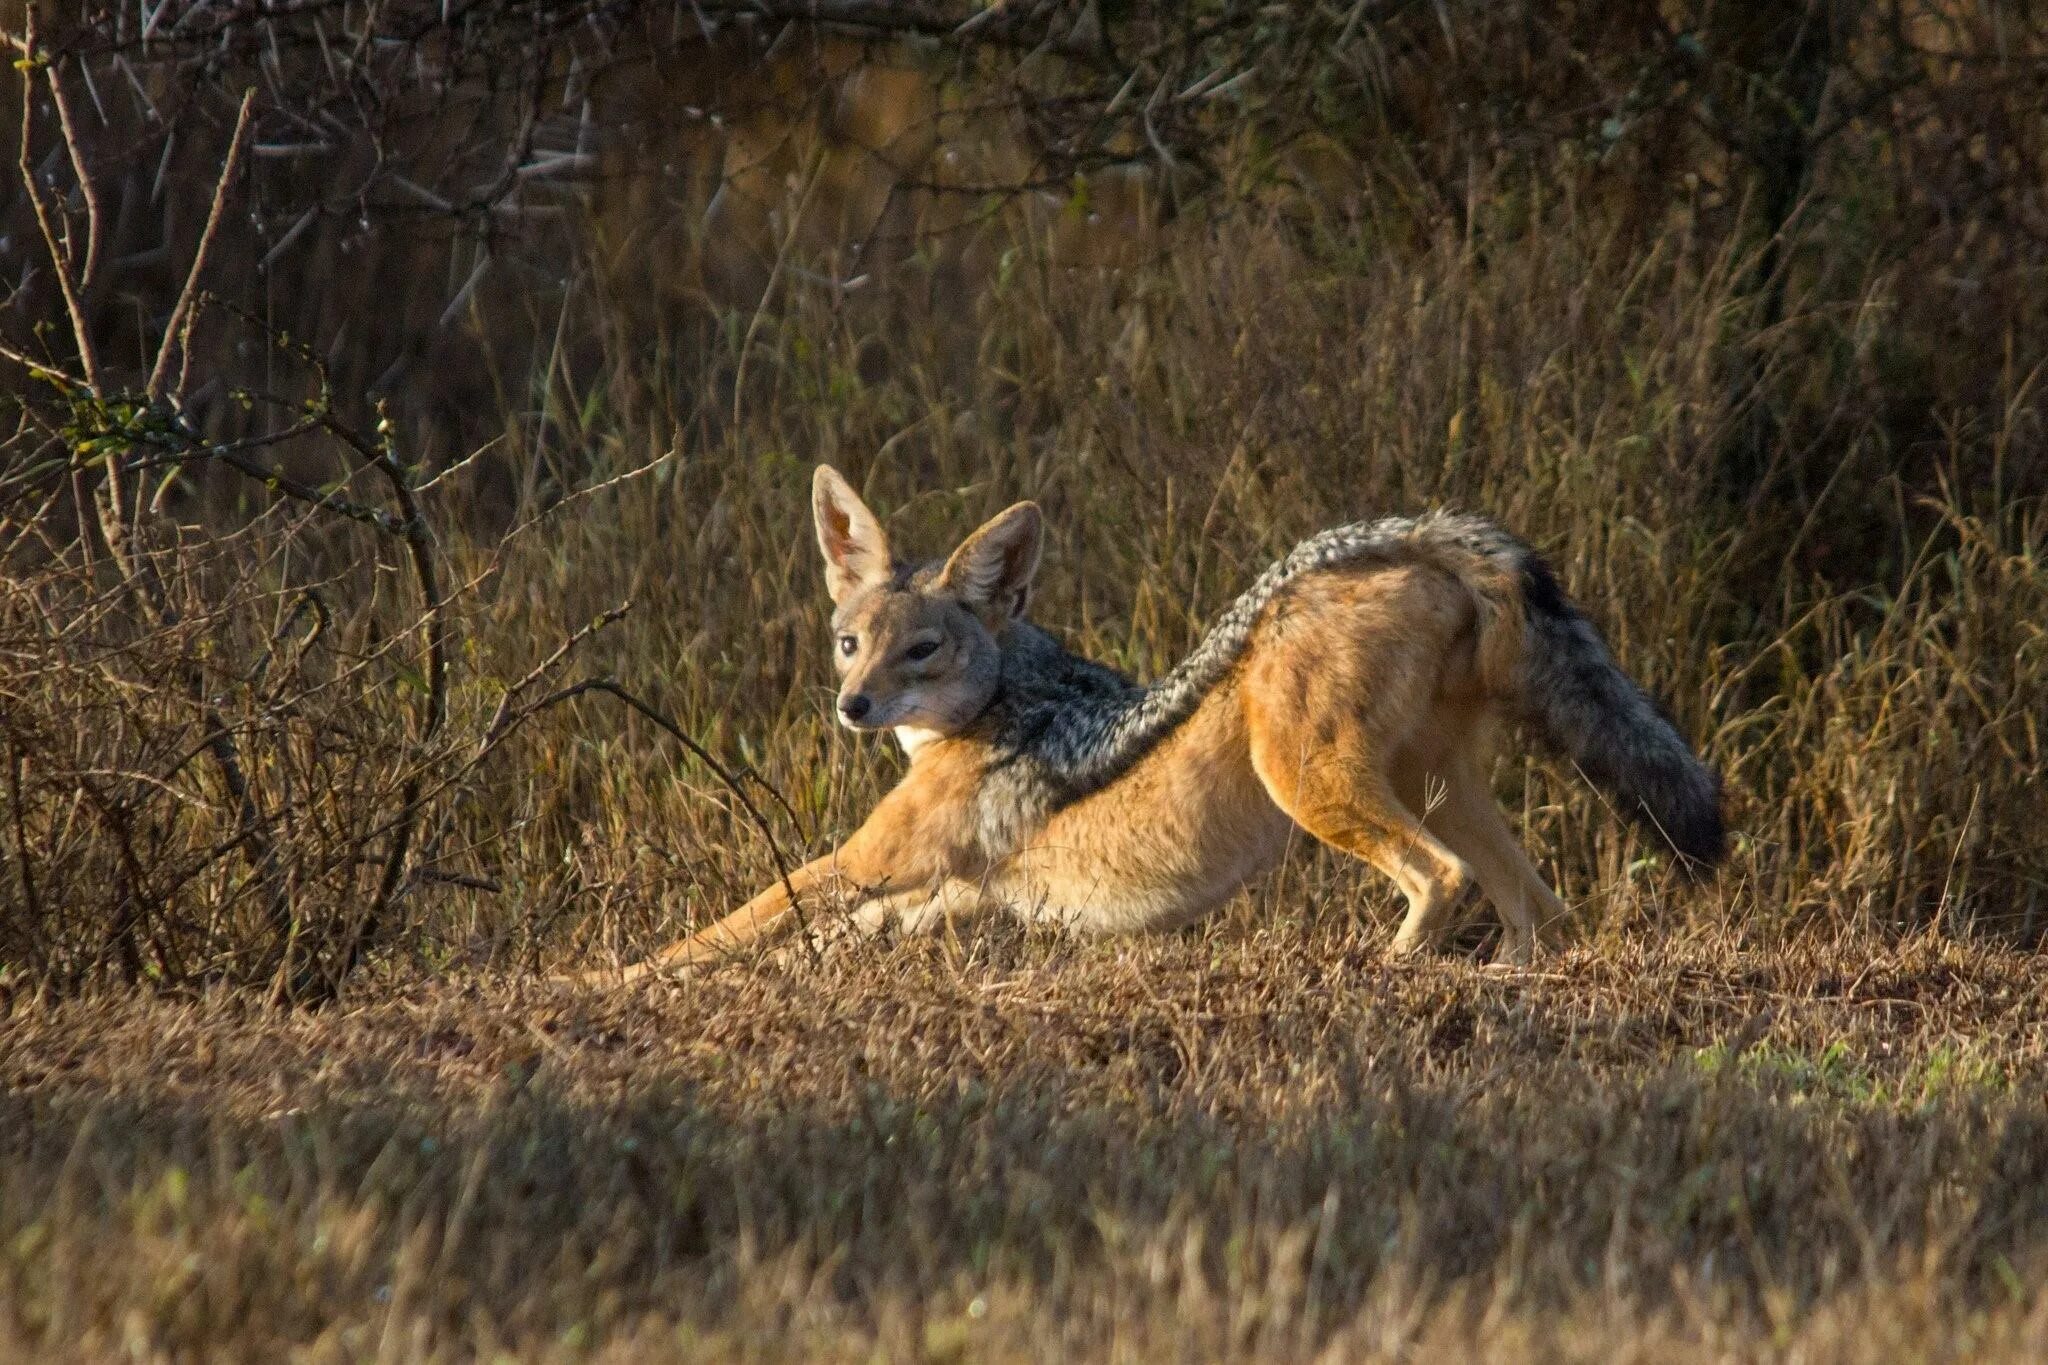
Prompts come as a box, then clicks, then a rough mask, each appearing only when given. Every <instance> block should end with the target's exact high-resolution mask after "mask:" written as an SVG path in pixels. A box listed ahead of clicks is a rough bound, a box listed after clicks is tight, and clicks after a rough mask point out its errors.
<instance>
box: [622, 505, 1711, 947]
mask: <svg viewBox="0 0 2048 1365" xmlns="http://www.w3.org/2000/svg"><path fill="white" fill-rule="evenodd" d="M813 505H814V511H815V513H816V519H817V531H818V543H819V546H820V547H821V548H822V549H823V550H824V553H825V577H826V584H827V587H828V589H829V591H830V593H831V596H832V601H833V603H834V604H835V607H836V610H835V611H834V613H833V617H832V634H833V646H832V648H833V654H834V659H835V662H836V663H837V666H838V670H839V676H840V688H839V699H838V714H839V718H840V720H841V721H842V722H843V723H844V724H846V725H848V726H850V727H852V728H854V729H856V730H890V731H893V732H894V733H895V735H896V738H897V739H898V740H899V741H900V742H901V743H902V745H903V748H904V750H905V752H906V753H907V754H908V755H909V756H910V767H909V771H908V772H906V773H905V774H904V776H903V780H902V781H901V782H899V783H898V784H897V785H896V787H895V788H894V789H893V790H891V791H890V792H889V793H888V795H886V796H884V797H883V798H882V800H881V802H880V803H879V804H878V805H876V807H875V809H874V812H873V813H872V814H871V815H869V816H868V818H867V820H866V821H865V822H863V823H862V825H861V826H860V828H859V829H857V830H855V831H854V832H853V833H852V834H851V835H850V836H848V838H847V839H846V842H845V843H843V844H842V845H840V847H839V848H838V849H837V850H836V851H835V852H833V853H830V854H827V855H826V856H824V857H822V858H819V859H816V860H815V861H813V862H810V863H807V864H805V865H804V866H803V867H801V868H798V869H796V870H795V871H794V872H792V873H791V874H790V876H789V877H788V878H787V881H786V882H785V881H780V880H779V881H777V883H776V884H775V885H773V886H771V887H769V888H768V889H767V890H766V891H763V892H762V893H761V894H760V895H758V896H756V897H755V898H754V899H753V900H751V901H749V902H747V904H746V905H744V906H742V907H741V908H740V909H739V910H737V911H735V912H733V913H732V914H730V915H727V916H726V917H725V918H723V919H721V920H719V921H717V922H716V923H714V924H712V925H710V926H708V927H707V928H704V929H702V930H699V931H698V932H697V933H695V934H692V935H690V936H689V937H688V938H685V939H683V940H681V941H680V942H677V943H674V944H672V945H670V946H669V947H667V948H665V949H663V950H662V951H661V952H659V953H657V954H655V955H654V956H653V957H652V958H650V959H649V960H647V961H645V962H643V963H640V964H638V965H637V966H635V967H633V968H631V969H629V970H628V972H627V973H626V977H627V979H629V980H630V979H633V978H635V977H638V976H641V975H643V974H645V973H648V972H658V971H662V970H666V969H669V968H674V967H680V966H685V965H688V964H692V963H700V962H706V961H711V960H714V959H717V958H719V957H722V956H725V955H728V954H730V953H732V952H734V951H736V950H738V949H741V948H742V947H744V946H746V945H748V944H750V943H755V942H757V941H761V940H764V939H766V938H769V937H771V936H780V935H782V934H784V933H786V932H788V931H791V930H794V929H796V928H797V927H798V926H799V924H800V923H802V922H806V921H808V922H811V923H812V924H813V926H814V927H815V925H816V924H818V923H822V922H825V921H826V920H828V919H829V920H831V922H833V923H835V924H838V925H842V926H853V927H858V928H865V929H870V930H872V929H878V928H881V927H883V926H885V925H888V924H891V923H895V924H898V925H901V926H903V927H905V928H909V929H916V928H920V927H925V926H929V925H931V924H934V923H937V922H940V921H941V920H943V919H945V918H947V917H950V916H953V915H957V914H962V913H966V912H971V911H973V910H976V909H979V908H981V907H984V906H992V905H1001V906H1008V907H1010V908H1011V909H1013V910H1014V911H1016V912H1018V913H1021V914H1023V915H1026V916H1029V917H1032V918H1035V919H1044V920H1051V921H1056V922H1058V923H1061V924H1064V925H1068V926H1070V927H1072V928H1075V929H1081V930H1094V931H1118V932H1121V931H1127V930H1138V929H1156V928H1163V927H1168V926H1173V925H1180V924H1185V923H1187V922H1188V921H1190V920H1192V919H1194V918H1196V917H1198V916H1200V915H1202V914H1203V913H1204V912H1206V911H1208V910H1210V909H1212V908H1214V907H1215V906H1216V905H1218V904H1220V903H1221V902H1222V901H1224V900H1225V899H1227V898H1228V897H1229V896H1230V895H1231V894H1232V893H1233V892H1234V891H1236V890H1237V889H1238V888H1239V887H1241V886H1242V885H1244V883H1245V882H1246V881H1247V880H1248V879H1250V878H1251V877H1253V876H1255V875H1257V874H1258V873H1260V872H1262V871H1264V870H1265V869H1267V868H1268V867H1270V866H1272V864H1273V863H1274V862H1275V861H1276V860H1277V859H1278V858H1279V856H1280V854H1281V852H1282V850H1283V848H1284V846H1285V844H1286V842H1287V839H1288V836H1289V834H1290V832H1291V831H1292V830H1293V829H1295V828H1296V827H1299V828H1301V829H1304V830H1306V831H1308V832H1309V833H1310V834H1312V835H1314V836H1315V837H1316V838H1318V839H1320V840H1322V841H1323V842H1324V843H1326V844H1329V845H1331V846H1333V847H1335V848H1339V849H1342V850H1343V851H1345V852H1346V853H1350V854H1354V855H1356V856H1357V857H1360V858H1363V859H1365V860H1366V861H1367V862H1369V863H1371V864H1372V865H1373V866H1374V867H1376V868H1378V869H1379V870H1380V871H1382V872H1384V873H1385V874H1386V875H1387V876H1389V877H1391V878H1392V879H1393V881H1394V884H1395V885H1396V886H1398V887H1399V888H1400V890H1401V894H1402V895H1403V896H1404V897H1405V898H1406V899H1407V903H1408V912H1407V916H1406V918H1405V919H1404V920H1403V921H1402V923H1401V927H1400V930H1399V931H1398V932H1397V933H1396V935H1395V937H1394V945H1393V946H1394V949H1395V951H1397V952H1411V951H1414V950H1417V949H1420V948H1424V947H1428V946H1430V945H1433V944H1434V943H1436V942H1437V940H1438V939H1439V938H1440V937H1441V935H1442V934H1443V932H1444V930H1445V929H1446V928H1447V927H1448V922H1449V920H1450V918H1451V916H1452V913H1453V911H1454V910H1455V909H1456V907H1457V906H1458V904H1459V902H1460V899H1461V898H1462V897H1463V895H1464V894H1465V892H1466V889H1467V888H1468V886H1470V885H1471V884H1473V883H1475V882H1476V883H1477V885H1478V887H1479V889H1480V890H1481V891H1483V892H1484V893H1485V895H1486V897H1487V899H1488V900H1490V901H1491V902H1492V903H1493V907H1494V909H1495V911H1496V912H1497V913H1498V914H1499V916H1500V920H1501V924H1502V928H1503V937H1502V941H1501V955H1502V957H1503V958H1504V959H1506V960H1507V961H1509V962H1515V963H1522V962H1527V961H1529V960H1530V958H1531V956H1532V955H1533V954H1534V952H1535V949H1536V946H1537V938H1538V930H1539V928H1540V927H1541V926H1542V925H1543V924H1544V923H1546V922H1548V921H1550V920H1553V919H1557V918H1559V917H1560V916H1562V915H1563V914H1564V913H1565V911H1564V906H1563V905H1562V904H1561V903H1560V902H1559V900H1558V898H1557V896H1556V894H1555V893H1553V892H1552V891H1551V889H1550V887H1549V886H1547V885H1546V884H1545V883H1544V881H1543V878H1542V876H1541V875H1540V874H1539V873H1538V872H1537V871H1536V869H1535V868H1534V867H1533V866H1532V865H1531V864H1530V862H1529V860H1528V858H1527V857H1526V856H1525V855H1524V854H1523V852H1522V849H1521V847H1520V846H1519V845H1518V844H1517V843H1516V841H1515V837H1514V835H1513V834H1512V833H1511V832H1510V831H1509V828H1508V824H1507V821H1506V820H1505V818H1504V817H1503V815H1502V813H1501V809H1500V807H1499V805H1498V804H1497V803H1496V802H1495V801H1494V798H1493V795H1492V793H1491V791H1490V790H1489V786H1488V772H1489V769H1490V767H1491V763H1492V758H1493V753H1494V746H1495V743H1496V741H1497V739H1498V736H1499V733H1500V730H1501V728H1502V724H1503V722H1506V721H1518V722H1520V723H1521V724H1523V725H1524V726H1526V727H1527V728H1529V729H1531V730H1533V731H1535V732H1536V734H1538V735H1539V736H1541V737H1542V738H1543V739H1544V740H1546V741H1547V742H1548V743H1549V745H1550V746H1551V747H1552V748H1554V749H1556V750H1557V751H1558V752H1559V753H1561V754H1562V755H1564V756H1565V757H1567V758H1569V759H1571V760H1572V761H1573V762H1575V763H1576V764H1577V765H1578V767H1579V768H1580V769H1581V770H1582V771H1583V772H1584V773H1585V774H1586V775H1587V776H1588V777H1590V778H1591V779H1592V780H1593V781H1595V782H1596V783H1598V784H1600V785H1601V786H1602V787H1604V788H1606V789H1607V790H1608V791H1609V792H1611V793H1612V794H1613V795H1614V797H1615V798H1616V800H1617V801H1618V802H1619V804H1620V805H1621V806H1622V808H1623V809H1624V810H1625V811H1626V812H1627V813H1629V814H1631V815H1633V816H1635V817H1637V818H1639V819H1640V820H1641V821H1642V822H1643V823H1644V824H1645V825H1646V826H1648V827H1649V828H1650V829H1651V830H1652V831H1653V832H1654V834H1655V836H1656V837H1658V838H1659V839H1661V840H1663V841H1665V842H1667V843H1669V844H1670V845H1671V847H1673V848H1674V849H1676V850H1677V852H1678V854H1679V855H1680V856H1681V857H1682V858H1683V859H1685V860H1686V861H1687V863H1688V864H1690V865H1694V866H1704V865H1708V864H1712V863H1713V862H1715V861H1716V860H1717V859H1718V858H1719V857H1720V856H1721V852H1722V844H1723V839H1724V835H1723V827H1722V820H1721V811H1720V802H1719V783H1718V781H1717V779H1716V777H1715V775H1714V774H1713V773H1712V772H1711V771H1710V770H1709V769H1707V768H1706V767H1705V766H1704V765H1703V764H1702V763H1701V762H1700V760H1699V759H1698V758H1696V757H1695V756H1694V755H1693V752H1692V750H1691V748H1690V747H1689V746H1688V745H1687V744H1686V742H1685V740H1684V738H1683V737H1681V736H1680V735H1679V733H1678V731H1677V730H1676V729H1674V728H1673V726H1672V724H1671V722H1670V720H1669V719H1668V718H1667V717H1666V716H1665V714H1664V712H1663V711H1662V710H1661V709H1660V708H1659V707H1658V706H1657V705H1656V703H1655V702H1653V701H1652V700H1651V699H1650V698H1649V697H1648V696H1646V695H1645V694H1644V693H1643V691H1642V689H1641V688H1639V687H1638V686H1636V684H1635V683H1634V682H1633V681H1631V680H1630V679H1629V677H1628V676H1627V675H1626V674H1624V673H1623V672H1622V671H1621V669H1620V668H1619V667H1618V666H1617V665H1616V664H1615V662H1614V659H1613V656H1612V655H1610V654H1609V653H1608V650H1607V647H1606V645H1605V644H1604V643H1603V641H1602V640H1601V638H1600V635H1599V632H1598V631H1596V630H1595V629H1594V628H1593V626H1592V624H1591V623H1590V622H1589V621H1588V620H1587V619H1586V618H1585V617H1584V616H1583V615H1581V614H1580V613H1579V611H1578V610H1577V609H1576V608H1574V607H1573V605H1572V604H1571V603H1570V602H1569V601H1568V600H1567V599H1566V598H1565V596H1564V594H1563V592H1562V591H1560V590H1559V588H1558V585H1557V580H1556V579H1555V577H1554V576H1553V575H1552V573H1551V571H1550V568H1549V566H1548V565H1547V564H1545V563H1544V561H1543V559H1542V558H1541V557H1540V556H1539V555H1537V553H1536V552H1535V551H1534V550H1532V549H1530V548H1529V547H1528V546H1527V545H1525V544H1523V543H1522V542H1521V541H1520V540H1517V539H1516V538H1515V537H1514V536H1512V535H1510V534H1509V533H1508V532H1507V531H1505V530H1503V529H1501V528H1500V527H1499V526H1496V525H1494V524H1493V523H1492V522H1490V521H1486V520H1484V519H1482V518H1479V517H1470V516H1453V515H1448V514H1444V513H1436V514H1432V515H1429V516H1425V517H1421V518H1417V519H1414V520H1408V519H1401V518H1390V519H1388V520H1384V521H1375V522H1360V523H1357V524H1355V525H1351V526H1340V527H1337V528H1336V529H1334V530H1330V531H1325V532H1323V533H1322V534H1321V535H1318V536H1315V537H1313V538H1312V539H1309V540H1305V541H1303V542H1302V543H1301V544H1300V545H1298V546H1296V547H1295V548H1294V550H1293V551H1292V552H1291V553H1289V554H1288V555H1287V556H1286V558H1284V559H1282V560H1280V561H1279V562H1278V563H1276V564H1274V565H1273V566H1272V567H1271V568H1269V569H1267V570H1266V572H1265V573H1264V574H1262V575H1261V576H1260V577H1259V580H1258V581H1257V582H1256V583H1254V584H1253V585H1252V586H1251V588H1250V589H1249V590H1248V591H1247V592H1245V594H1244V595H1243V596H1241V597H1239V598H1238V599H1237V601H1236V602H1235V603H1233V604H1232V605H1231V607H1230V609H1229V610H1228V611H1226V612H1225V613H1224V614H1223V616H1222V618H1221V619H1220V620H1219V621H1217V623H1216V624H1215V625H1214V626H1213V627H1212V628H1211V629H1210V631H1209V633H1208V635H1207V636H1205V637H1204V638H1203V640H1202V642H1201V643H1200V644H1199V645H1198V646H1196V648H1195V650H1194V652H1193V653H1191V654H1190V655H1188V657H1187V658H1186V659H1185V660H1184V661H1183V662H1182V663H1181V664H1180V666H1179V667H1177V668H1175V669H1174V670H1173V671H1172V672H1171V673H1169V674H1168V675H1167V676H1166V677H1164V678H1162V679H1160V680H1159V681H1158V682H1156V683H1153V684H1152V685H1151V686H1149V687H1145V686H1139V685H1137V684H1135V683H1133V682H1131V681H1129V680H1127V679H1125V678H1123V677H1121V676H1120V675H1118V674H1116V673H1114V672H1112V671H1111V670H1109V669H1107V668H1104V667H1102V666H1101V665H1098V664H1094V663H1090V662H1089V661H1087V660H1086V659H1082V658H1079V657H1077V656H1076V655H1073V654H1070V653H1068V652H1067V650H1066V649H1064V648H1062V647H1061V646H1060V644H1059V643H1058V642H1057V641H1055V640H1054V639H1053V637H1052V636H1050V635H1048V634H1046V633H1045V632H1044V631H1042V630H1040V629H1039V628H1038V627H1037V626H1034V625H1032V624H1031V623H1030V622H1029V621H1028V620H1026V619H1025V604H1026V600H1027V598H1028V596H1029V591H1030V585H1031V579H1032V575H1033V573H1034V571H1035V570H1036V569H1037V567H1038V557H1039V542H1040V517H1039V512H1038V508H1037V507H1036V506H1035V505H1034V504H1032V503H1028V502H1026V503H1019V504H1017V505H1016V506H1014V507H1012V508H1010V509H1009V510H1008V511H1006V512H1004V513H1002V514H1001V515H1000V516H997V517H996V518H994V519H993V520H991V521H989V522H988V523H987V524H985V525H984V526H982V527H981V528H980V529H979V530H977V531H976V532H975V533H974V534H973V535H971V536H969V537H968V538H967V539H966V541H964V542H963V543H962V544H961V545H960V547H959V548H958V549H957V550H955V551H954V552H953V553H952V555H951V556H950V557H949V558H947V559H946V560H944V561H943V562H937V561H935V562H932V563H928V564H921V565H919V564H911V563H909V562H907V561H903V560H899V559H897V558H896V557H895V555H894V554H893V553H892V552H891V550H890V546H889V543H888V540H887V538H886V537H885V536H884V535H883V532H882V527H881V523H880V522H878V521H877V520H876V519H875V516H874V514H873V513H872V512H870V511H869V510H868V508H867V506H866V505H865V504H864V503H862V502H861V500H860V498H859V496H858V495H856V494H855V492H854V491H853V489H852V488H851V487H850V486H849V485H848V484H847V482H846V481H845V480H844V479H843V478H841V477H840V476H839V474H838V473H837V472H836V471H834V470H832V469H830V468H828V467H824V466H820V467H819V469H818V471H817V477H816V479H815V481H814V484H813ZM791 892H794V893H795V895H796V896H797V897H798V898H799V903H798V905H797V906H794V907H793V906H792V903H791V898H790V896H791ZM832 906H839V907H843V908H845V910H846V915H845V918H843V919H842V918H835V917H833V916H832V915H831V914H830V913H829V911H828V907H832ZM589 975H590V977H591V978H592V979H599V980H617V979H618V977H617V974H616V973H605V972H595V973H590V974H589Z"/></svg>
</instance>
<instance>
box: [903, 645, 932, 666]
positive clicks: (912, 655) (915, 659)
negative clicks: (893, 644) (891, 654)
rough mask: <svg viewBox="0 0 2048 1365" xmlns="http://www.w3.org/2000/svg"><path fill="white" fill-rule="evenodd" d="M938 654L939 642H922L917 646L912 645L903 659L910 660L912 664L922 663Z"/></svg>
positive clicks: (904, 653) (905, 651)
mask: <svg viewBox="0 0 2048 1365" xmlns="http://www.w3.org/2000/svg"><path fill="white" fill-rule="evenodd" d="M938 652H939V642H938V641H937V640H920V641H918V642H917V643H916V644H914V645H912V646H911V647H910V648H908V649H906V650H904V651H903V657H904V658H906V659H908V660H910V662H912V663H921V662H923V661H924V660H926V659H929V658H931V657H932V655H934V654H936V653H938Z"/></svg>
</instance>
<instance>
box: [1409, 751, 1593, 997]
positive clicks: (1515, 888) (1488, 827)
mask: <svg viewBox="0 0 2048 1365" xmlns="http://www.w3.org/2000/svg"><path fill="white" fill-rule="evenodd" d="M1439 795H1440V800H1439V801H1438V803H1437V805H1436V809H1434V810H1432V811H1431V812H1430V815H1429V822H1430V824H1431V825H1432V826H1433V827H1434V828H1435V829H1436V831H1437V834H1438V835H1439V836H1440V837H1441V838H1442V839H1443V841H1444V843H1445V844H1446V845H1447V846H1448V847H1449V848H1450V849H1451V850H1452V851H1453V852H1454V853H1456V854H1457V855H1458V856H1459V857H1460V858H1462V859H1464V860H1465V862H1466V864H1467V865H1468V866H1470V867H1471V869H1472V874H1473V876H1474V877H1476V878H1477V879H1478V881H1479V889H1480V890H1481V891H1483V892H1485V893H1486V898H1487V899H1488V900H1489V901H1492V902H1493V908H1494V911H1495V913H1496V914H1498V915H1499V916H1500V922H1501V932H1502V937H1501V946H1500V958H1501V960H1502V961H1503V962H1507V963H1511V964H1513V965H1515V966H1527V965H1529V963H1530V962H1532V961H1533V960H1534V958H1535V955H1536V949H1537V947H1538V946H1539V944H1540V943H1541V938H1542V928H1543V926H1544V925H1547V924H1552V923H1556V922H1558V921H1559V920H1561V918H1562V917H1563V915H1564V914H1565V907H1564V902H1563V901H1561V900H1559V899H1558V898H1557V893H1556V892H1554V891H1552V890H1551V889H1550V886H1549V884H1548V883H1546V882H1545V881H1544V880H1543V874H1542V873H1540V872H1538V871H1537V870H1536V868H1535V865H1534V864H1532V863H1531V862H1530V861H1529V856H1528V854H1526V853H1524V852H1523V851H1522V846H1521V844H1520V843H1519V842H1518V841H1517V840H1516V839H1515V836H1514V832H1513V831H1512V830H1511V829H1510V828H1509V827H1508V823H1507V819H1506V817H1505V816H1503V815H1502V814H1501V809H1500V805H1499V803H1498V802H1496V801H1495V800H1494V799H1493V792H1492V790H1491V789H1490V787H1489V786H1488V784H1487V782H1486V779H1485V777H1484V776H1483V775H1482V774H1481V773H1480V771H1479V770H1478V769H1477V767H1476V766H1474V765H1472V764H1470V763H1466V762H1457V763H1454V764H1452V765H1451V770H1450V772H1449V773H1448V774H1447V775H1446V776H1445V779H1444V783H1443V786H1442V788H1441V789H1440V792H1439Z"/></svg>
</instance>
